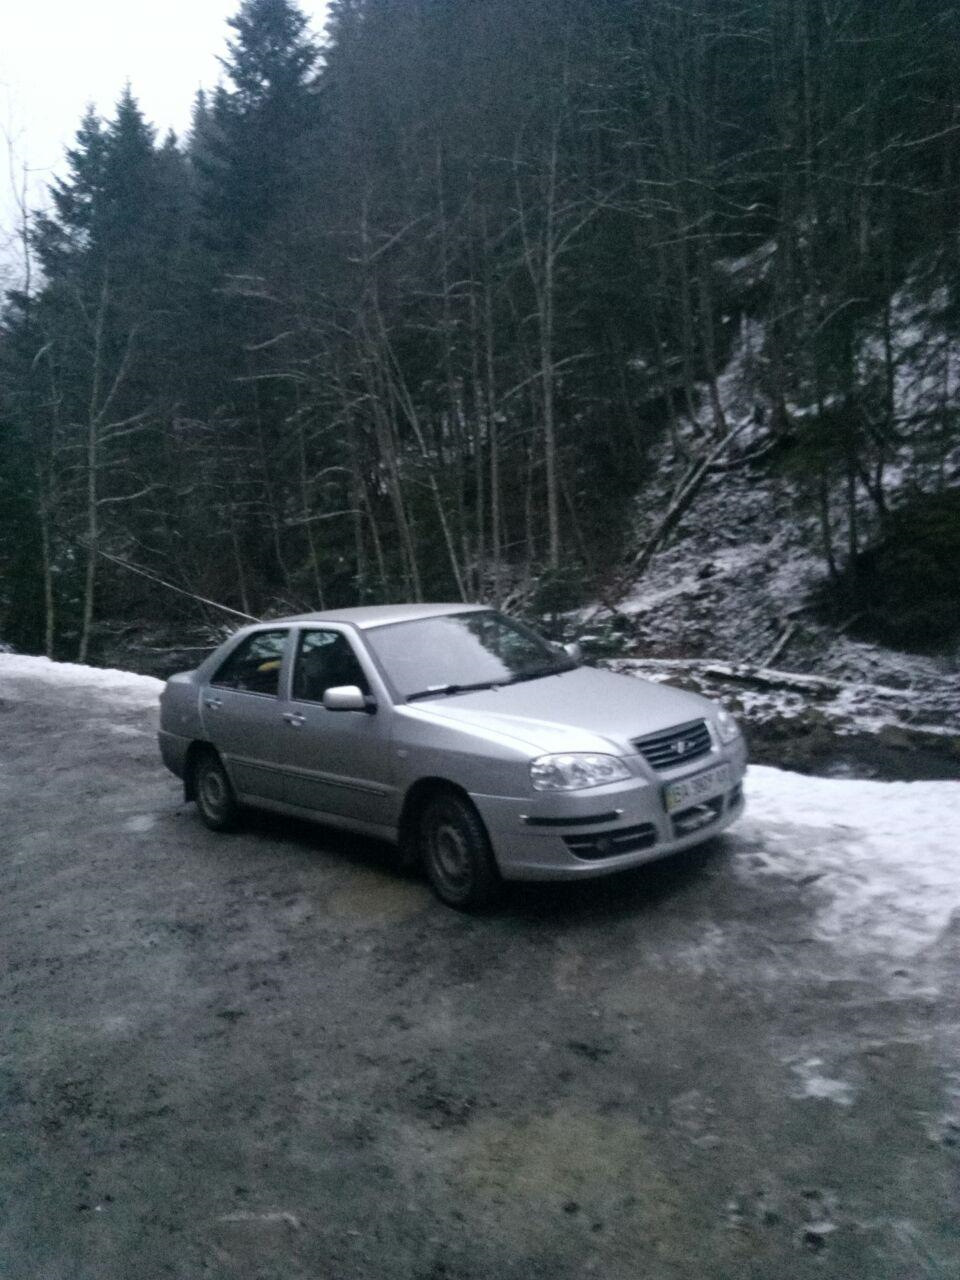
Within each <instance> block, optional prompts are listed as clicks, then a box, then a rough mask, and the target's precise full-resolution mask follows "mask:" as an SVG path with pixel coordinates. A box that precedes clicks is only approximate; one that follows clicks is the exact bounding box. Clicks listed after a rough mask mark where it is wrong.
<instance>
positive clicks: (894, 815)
mask: <svg viewBox="0 0 960 1280" xmlns="http://www.w3.org/2000/svg"><path fill="white" fill-rule="evenodd" d="M745 790H746V796H747V810H746V815H745V817H744V819H743V821H742V822H741V823H740V824H739V825H738V827H737V831H738V832H741V833H743V834H744V835H745V836H747V837H748V839H750V840H752V841H754V842H758V843H759V844H760V845H761V846H762V848H763V849H764V852H765V854H766V860H765V861H764V862H763V863H757V862H756V861H755V860H753V859H750V858H749V857H748V856H747V854H743V855H741V856H740V857H739V859H738V862H737V869H738V872H739V873H740V874H741V875H742V876H744V877H745V878H747V877H751V878H752V877H753V876H755V875H757V874H760V875H763V874H775V875H778V876H782V877H784V878H787V879H790V880H793V882H794V883H795V884H796V885H797V886H798V887H799V888H800V889H801V891H802V892H804V893H806V894H809V895H810V897H811V901H812V903H813V905H814V910H815V913H816V929H817V931H818V933H819V935H820V936H821V937H822V938H824V939H825V940H827V941H830V942H832V943H834V944H836V945H838V946H840V947H843V948H846V949H848V950H852V951H856V952H865V951H882V952H884V953H885V954H888V955H896V956H907V955H914V954H916V953H917V952H919V951H921V950H923V949H924V948H925V947H927V946H929V945H930V944H931V943H932V942H934V941H935V940H936V939H937V938H938V937H939V936H940V934H941V933H942V932H943V931H944V930H945V929H946V928H947V926H948V925H949V924H950V921H951V917H952V916H953V915H954V913H955V912H960V841H958V837H957V832H958V830H960V783H957V782H865V781H859V780H858V781H853V780H850V779H845V778H844V779H837V778H811V777H807V776H804V775H801V774H798V773H787V772H785V771H784V770H781V769H771V768H767V767H764V766H762V765H753V766H751V768H750V770H749V772H748V774H747V781H746V788H745Z"/></svg>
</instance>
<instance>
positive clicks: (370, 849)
mask: <svg viewBox="0 0 960 1280" xmlns="http://www.w3.org/2000/svg"><path fill="white" fill-rule="evenodd" d="M243 829H244V831H246V832H248V833H249V834H251V835H258V836H263V837H264V838H266V839H269V840H273V841H275V842H277V843H282V844H286V845H293V846H295V847H296V848H297V849H299V850H301V851H302V852H304V853H305V854H310V855H315V854H317V853H324V854H330V855H331V857H332V858H335V859H336V860H337V861H338V862H342V863H344V864H346V865H349V866H353V867H357V868H364V869H365V870H369V871H382V872H384V873H385V874H387V875H396V876H397V877H398V878H402V877H403V872H402V871H401V870H400V868H399V866H398V865H397V851H396V848H395V847H394V846H393V845H392V844H390V843H389V842H388V841H386V840H377V839H375V838H374V837H372V836H363V835H357V834H356V833H355V832H352V831H344V830H342V829H341V828H339V827H327V826H323V825H322V824H321V823H318V822H309V821H307V819H305V818H293V817H288V816H287V815H285V814H279V813H270V812H268V811H267V810H266V809H248V810H246V812H245V813H244V817H243Z"/></svg>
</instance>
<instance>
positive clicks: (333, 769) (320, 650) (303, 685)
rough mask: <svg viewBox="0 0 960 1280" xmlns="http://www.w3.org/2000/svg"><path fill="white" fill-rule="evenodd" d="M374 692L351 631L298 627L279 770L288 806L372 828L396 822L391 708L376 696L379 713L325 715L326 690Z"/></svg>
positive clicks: (366, 662)
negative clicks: (352, 687)
mask: <svg viewBox="0 0 960 1280" xmlns="http://www.w3.org/2000/svg"><path fill="white" fill-rule="evenodd" d="M375 684H376V685H377V686H379V680H378V677H377V676H376V672H375V670H374V669H373V667H372V665H371V664H370V661H369V658H367V657H366V655H365V654H362V653H361V652H360V651H358V649H357V648H356V647H355V642H354V641H353V638H352V636H351V635H350V632H349V630H347V629H344V630H341V629H339V628H337V627H333V626H329V627H303V628H302V629H301V630H300V632H299V636H298V639H297V643H296V654H295V658H294V666H293V679H292V682H291V689H290V702H289V704H288V705H289V711H290V713H291V714H290V716H289V717H288V729H287V732H286V733H285V735H284V749H283V764H284V771H285V774H286V800H287V802H288V803H289V804H295V805H299V806H300V807H301V808H304V809H313V810H315V811H316V812H317V813H328V814H331V815H336V816H339V817H344V818H352V819H354V820H355V821H359V822H368V823H373V824H375V825H377V826H392V825H393V824H394V823H395V821H396V810H397V791H396V786H395V784H394V778H393V772H394V771H393V767H392V763H391V760H390V751H389V745H390V744H389V737H390V721H391V709H390V703H389V701H388V699H387V698H386V697H385V696H384V694H383V690H382V689H379V688H378V689H377V692H378V694H379V696H377V698H376V713H375V714H370V713H369V712H364V711H328V710H327V708H326V707H325V706H324V705H323V695H324V692H325V691H326V690H327V689H334V688H336V687H337V686H339V685H356V686H357V687H358V688H359V689H360V690H361V692H362V693H364V694H367V695H371V694H372V693H373V692H374V685H375Z"/></svg>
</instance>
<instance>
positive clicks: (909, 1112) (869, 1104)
mask: <svg viewBox="0 0 960 1280" xmlns="http://www.w3.org/2000/svg"><path fill="white" fill-rule="evenodd" d="M153 731H154V717H153V715H152V713H150V712H148V711H144V710H141V709H137V708H136V707H133V706H130V707H126V708H123V707H120V708H117V707H116V706H113V705H111V704H110V703H109V701H108V700H107V699H105V698H103V697H102V696H99V695H97V694H96V693H91V692H90V691H78V692H77V693H76V696H71V695H70V694H69V691H66V692H65V691H61V690H59V689H56V688H52V687H50V686H44V685H40V684H35V683H33V682H31V681H29V680H19V681H11V682H9V684H8V686H6V687H5V688H4V689H3V690H2V691H0V805H2V811H3V814H4V833H3V851H2V860H0V877H2V879H0V939H2V941H0V947H2V951H3V954H4V960H3V963H2V968H0V1013H2V1023H0V1126H2V1128H0V1277H3V1278H4V1280H8V1278H9V1280H22V1278H26V1277H30V1278H32V1277H42V1278H43V1280H128V1278H129V1277H132V1276H136V1277H138V1278H139V1280H152V1277H177V1278H183V1280H194V1278H195V1277H201V1276H204V1277H216V1278H220V1277H223V1278H224V1280H226V1278H227V1277H242V1278H244V1280H299V1278H301V1277H302V1278H303V1280H340V1278H343V1280H365V1278H367V1277H390V1278H391V1280H394V1278H396V1280H408V1278H409V1280H477V1278H479V1277H498V1278H500V1277H517V1278H518V1280H519V1278H526V1277H541V1276H542V1277H551V1278H556V1280H566V1278H567V1277H574V1276H576V1277H581V1276H584V1275H597V1276H600V1277H609V1278H610V1280H621V1278H622V1280H628V1278H629V1280H638V1278H639V1277H651V1278H654V1280H672V1278H674V1277H677V1278H683V1280H687V1278H689V1280H694V1278H696V1280H705V1278H713V1277H718V1278H719V1277H723V1278H725V1280H726V1278H727V1277H734V1276H735V1277H738V1278H739V1277H744V1278H752V1277H756V1278H763V1280H766V1278H767V1277H770V1278H773V1277H777V1278H779V1277H786V1276H789V1277H791V1278H793V1277H796V1278H801V1280H802V1278H803V1277H808V1276H809V1277H844V1278H848V1277H860V1276H863V1277H869V1278H870V1280H886V1278H890V1280H894V1278H896V1280H902V1278H903V1277H926V1276H934V1277H941V1276H943V1277H947V1276H949V1277H953V1276H956V1275H957V1274H960V1161H958V1156H960V1058H958V1057H957V1044H958V1035H957V1031H958V1026H960V1017H958V1012H960V1000H958V982H957V974H958V972H960V922H955V925H950V926H949V927H948V928H947V929H945V930H944V931H943V932H942V933H941V934H940V935H939V936H937V937H936V938H935V939H933V940H931V941H930V943H929V945H927V946H925V947H923V948H922V949H920V950H919V951H918V952H917V953H916V954H914V955H911V956H909V957H908V958H906V959H905V958H904V957H903V956H902V955H894V954H892V953H889V952H886V951H885V950H884V948H883V947H882V946H879V945H878V946H876V947H870V946H866V947H863V946H861V947H856V946H853V947H850V946H842V945H839V944H838V943H836V942H829V941H826V940H824V938H823V937H822V936H821V934H820V933H819V932H818V929H817V927H816V916H817V909H818V903H819V897H818V895H820V894H821V893H822V886H818V884H817V883H816V881H815V878H814V881H812V882H810V883H804V877H800V878H797V877H796V876H795V875H791V876H787V875H778V874H776V871H775V868H774V872H773V873H771V866H770V853H769V850H768V849H767V846H766V842H765V834H764V831H763V829H762V828H761V827H759V826H757V824H751V823H750V822H749V821H747V822H745V823H744V824H743V825H742V826H741V827H740V828H738V829H735V830H734V831H733V832H732V833H731V834H730V835H729V836H727V837H726V838H724V839H723V840H721V841H719V842H717V843H715V844H714V845H712V846H709V847H707V848H706V849H704V850H700V851H696V852H694V853H691V854H689V855H686V856H682V857H680V858H677V859H674V860H672V861H670V862H664V863H661V864H657V865H654V866H651V867H648V868H646V869H642V870H640V871H637V872H632V873H629V874H627V875H622V876H619V877H616V878H612V879H607V880H601V881H597V882H594V883H592V884H590V885H576V886H539V887H538V886H524V887H522V888H520V887H518V888H516V889H515V890H514V891H512V892H511V894H510V895H509V897H508V899H507V902H506V903H505V905H504V906H503V907H502V908H501V909H500V910H498V911H497V912H496V913H495V914H493V915H492V916H487V917H481V918H469V917H465V916H461V915H458V914H456V913H454V912H451V911H449V910H447V909H446V908H444V907H442V906H440V905H439V904H438V903H436V902H435V901H434V900H433V899H432V897H431V896H430V894H429V892H428V891H427V889H426V888H425V887H424V886H423V885H422V884H420V883H418V882H417V881H411V880H406V879H402V878H400V877H399V876H397V875H395V874H394V872H393V871H392V869H391V865H390V856H389V850H387V849H384V848H382V847H380V846H378V845H376V844H374V843H372V842H364V841H360V840H357V839H355V838H352V837H344V836H337V835H331V834H330V833H328V832H324V831H322V830H320V829H317V828H311V827H309V826H306V825H299V824H293V823H290V822H287V821H280V820H274V819H270V818H266V817H263V818H259V819H256V820H255V821H254V822H253V823H252V825H251V827H250V828H249V829H248V830H246V831H244V832H243V833H242V834H239V835H236V836H231V837H224V836H217V835H214V834H213V833H211V832H208V831H207V830H206V829H205V828H204V827H202V826H201V824H200V822H199V820H198V819H197V817H196V815H195V813H194V811H193V808H192V806H187V807H185V806H183V805H182V803H181V800H180V791H179V785H178V784H177V783H176V781H175V780H174V779H172V778H171V777H169V775H166V774H165V773H164V771H163V769H162V767H161V766H160V764H159V761H158V757H157V754H156V749H155V744H154V739H153ZM780 839H781V840H782V839H783V833H780ZM761 868H762V874H761V873H760V869H761ZM754 872H756V874H755V873H754Z"/></svg>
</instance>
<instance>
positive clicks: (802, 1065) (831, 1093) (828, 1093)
mask: <svg viewBox="0 0 960 1280" xmlns="http://www.w3.org/2000/svg"><path fill="white" fill-rule="evenodd" d="M822 1066H823V1059H822V1058H807V1059H806V1061H804V1062H796V1063H794V1064H793V1072H794V1074H795V1075H796V1076H797V1077H798V1088H797V1092H796V1094H795V1095H794V1096H795V1097H798V1098H818V1099H820V1100H822V1101H825V1102H835V1103H836V1104H837V1105H838V1106H841V1107H849V1106H850V1105H851V1104H852V1103H853V1100H854V1097H855V1096H856V1090H855V1089H854V1087H853V1085H852V1084H848V1083H847V1081H846V1080H836V1079H833V1078H832V1077H831V1076H826V1075H824V1074H823V1073H822V1072H821V1070H820V1068H821V1067H822Z"/></svg>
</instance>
